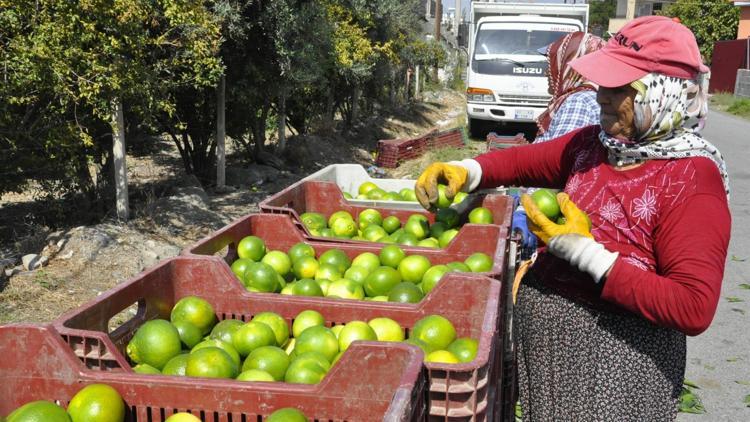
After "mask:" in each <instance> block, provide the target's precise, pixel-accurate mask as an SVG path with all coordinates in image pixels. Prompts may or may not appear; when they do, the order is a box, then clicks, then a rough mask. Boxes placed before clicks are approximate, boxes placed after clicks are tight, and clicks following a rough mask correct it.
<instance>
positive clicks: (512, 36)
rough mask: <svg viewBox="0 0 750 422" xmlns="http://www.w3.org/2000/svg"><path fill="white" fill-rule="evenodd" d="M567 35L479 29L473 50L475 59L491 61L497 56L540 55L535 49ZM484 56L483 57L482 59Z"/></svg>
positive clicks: (557, 32) (562, 33)
mask: <svg viewBox="0 0 750 422" xmlns="http://www.w3.org/2000/svg"><path fill="white" fill-rule="evenodd" d="M565 34H567V32H562V31H537V30H525V29H481V30H480V31H479V33H478V34H477V42H476V45H475V48H474V56H475V58H477V59H479V60H482V59H483V58H484V59H491V58H492V57H487V56H493V55H497V54H540V53H539V52H538V51H537V49H539V48H542V47H545V46H547V45H550V44H552V43H553V42H554V41H556V40H557V39H558V38H560V37H562V36H563V35H565ZM483 56H484V57H483Z"/></svg>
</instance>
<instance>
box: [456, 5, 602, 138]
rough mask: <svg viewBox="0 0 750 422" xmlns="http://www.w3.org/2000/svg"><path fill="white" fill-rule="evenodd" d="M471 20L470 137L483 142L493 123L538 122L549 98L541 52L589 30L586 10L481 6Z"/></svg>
mask: <svg viewBox="0 0 750 422" xmlns="http://www.w3.org/2000/svg"><path fill="white" fill-rule="evenodd" d="M514 6H516V7H514ZM565 6H567V7H565ZM581 6H584V7H585V9H584V8H582V7H581ZM526 12H529V13H526ZM531 12H536V13H531ZM566 15H573V16H572V17H563V16H566ZM472 17H473V18H478V19H477V20H476V21H472V25H471V26H472V27H473V28H471V29H470V34H471V35H470V36H471V38H470V44H469V63H468V71H467V76H468V80H467V86H468V89H467V92H466V100H467V102H466V104H467V114H468V118H469V127H470V130H471V133H472V136H475V137H483V136H484V135H485V134H486V131H487V130H488V129H489V127H490V126H491V124H492V123H494V124H497V123H503V122H511V121H512V122H527V123H533V122H535V121H536V119H537V118H538V117H539V115H540V114H541V113H542V112H543V111H544V110H545V109H546V107H547V105H548V103H549V100H550V98H551V95H550V94H549V92H548V82H547V68H548V62H547V57H546V56H545V55H544V54H542V53H541V52H540V51H538V50H539V49H541V48H544V47H546V46H548V45H549V44H551V43H553V42H554V41H556V40H557V39H559V38H560V37H562V36H564V35H565V34H567V33H570V32H575V31H583V30H585V22H586V19H587V17H588V5H541V4H524V5H523V7H518V5H513V4H504V3H480V2H477V3H473V4H472Z"/></svg>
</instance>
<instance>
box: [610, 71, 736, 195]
mask: <svg viewBox="0 0 750 422" xmlns="http://www.w3.org/2000/svg"><path fill="white" fill-rule="evenodd" d="M704 85H705V84H702V83H701V82H700V80H688V79H681V78H676V77H673V76H665V75H661V74H658V73H649V74H647V75H646V76H644V77H643V78H641V79H639V80H637V81H635V82H632V83H631V84H630V86H632V87H633V88H634V89H635V90H636V91H637V94H636V96H635V99H634V100H633V111H634V124H635V136H634V139H632V140H621V139H617V138H614V137H612V136H609V135H607V134H606V133H605V132H604V131H601V132H600V133H599V139H600V140H601V142H602V143H603V144H604V146H605V147H606V148H607V151H608V153H609V160H610V162H612V163H614V164H617V165H619V166H622V165H627V164H634V163H639V162H642V161H646V160H654V159H656V160H658V159H662V160H666V159H671V158H685V157H708V158H710V159H711V160H713V162H714V163H715V164H716V166H717V167H718V168H719V172H720V173H721V177H722V179H723V181H724V189H725V190H726V192H727V197H729V176H728V174H727V166H726V163H725V162H724V158H723V157H722V155H721V152H719V149H718V148H716V147H715V146H714V145H712V144H711V143H710V142H708V141H706V140H705V139H703V138H702V137H701V136H700V135H699V134H698V131H699V130H700V129H701V128H702V123H703V119H704V117H705V115H706V113H707V112H708V100H707V96H706V92H705V87H704Z"/></svg>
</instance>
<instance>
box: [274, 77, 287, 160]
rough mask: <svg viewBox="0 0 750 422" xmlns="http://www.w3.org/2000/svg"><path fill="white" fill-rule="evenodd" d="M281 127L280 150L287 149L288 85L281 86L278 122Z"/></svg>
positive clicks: (279, 127)
mask: <svg viewBox="0 0 750 422" xmlns="http://www.w3.org/2000/svg"><path fill="white" fill-rule="evenodd" d="M276 125H277V126H278V129H279V152H282V151H284V150H285V149H286V87H282V88H281V93H279V110H278V122H277V123H276Z"/></svg>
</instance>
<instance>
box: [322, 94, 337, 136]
mask: <svg viewBox="0 0 750 422" xmlns="http://www.w3.org/2000/svg"><path fill="white" fill-rule="evenodd" d="M335 110H336V108H335V107H334V106H333V87H332V86H331V85H328V93H327V95H326V111H325V122H324V125H325V129H326V130H328V131H330V130H333V118H334V112H335Z"/></svg>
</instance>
